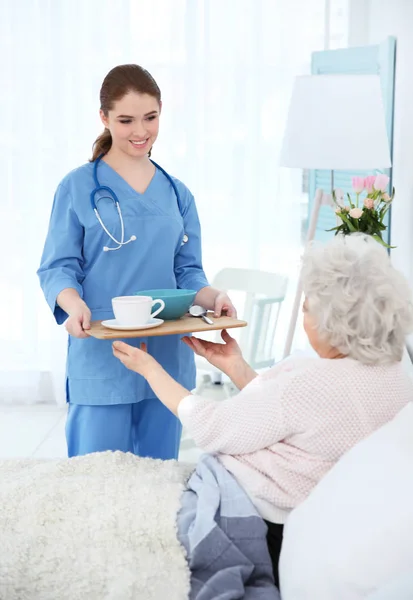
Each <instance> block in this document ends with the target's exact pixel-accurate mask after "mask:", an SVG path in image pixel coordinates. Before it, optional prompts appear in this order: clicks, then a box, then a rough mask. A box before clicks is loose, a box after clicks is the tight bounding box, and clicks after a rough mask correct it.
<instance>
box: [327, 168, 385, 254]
mask: <svg viewBox="0 0 413 600" xmlns="http://www.w3.org/2000/svg"><path fill="white" fill-rule="evenodd" d="M388 185H389V177H388V176H387V175H376V176H375V175H369V176H368V177H352V187H353V190H354V194H355V199H352V198H351V196H350V194H347V200H348V204H346V202H345V200H344V194H343V192H342V190H339V189H337V190H334V191H333V200H334V203H335V205H336V209H335V213H336V215H337V217H338V218H339V219H340V220H341V223H340V224H339V225H337V227H333V228H332V229H328V231H335V235H337V234H338V233H341V234H342V235H349V234H351V233H366V234H368V235H371V236H372V237H374V239H375V240H377V241H378V242H379V243H380V244H382V245H383V246H385V247H386V248H392V247H393V246H389V245H388V244H386V243H385V241H384V240H383V231H385V230H386V225H384V223H383V220H384V217H385V216H386V213H387V212H388V210H389V209H390V206H391V203H392V201H393V198H394V188H393V191H392V195H391V196H389V194H388V193H387V191H386V190H387V186H388ZM364 191H366V192H367V196H366V197H365V198H364V201H363V204H362V206H359V203H360V195H361V194H362V193H363V192H364Z"/></svg>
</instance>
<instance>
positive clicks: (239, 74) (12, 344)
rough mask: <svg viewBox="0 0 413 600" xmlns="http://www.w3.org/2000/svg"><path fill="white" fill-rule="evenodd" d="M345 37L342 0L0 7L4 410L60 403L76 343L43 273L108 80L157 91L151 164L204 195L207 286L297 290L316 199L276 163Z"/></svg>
mask: <svg viewBox="0 0 413 600" xmlns="http://www.w3.org/2000/svg"><path fill="white" fill-rule="evenodd" d="M346 27H347V0H330V1H326V0H18V1H16V0H0V81H1V82H2V92H1V95H0V181H1V185H2V193H1V195H0V218H1V225H2V226H1V231H2V240H1V243H2V258H1V261H0V264H1V267H0V268H1V272H0V308H1V315H2V323H1V327H0V402H27V403H32V402H48V401H53V402H56V401H57V402H64V361H65V353H66V335H65V331H64V329H63V328H58V327H57V326H56V325H55V324H54V321H53V319H52V317H51V315H50V314H49V310H48V308H47V306H46V303H45V301H44V299H43V296H42V294H41V292H40V289H39V285H38V280H37V277H36V269H37V267H38V264H39V259H40V255H41V251H42V246H43V242H44V237H45V233H46V229H47V226H48V219H49V214H50V209H51V204H52V199H53V194H54V190H55V188H56V186H57V184H58V182H59V180H60V179H61V178H62V177H63V176H64V175H65V174H66V173H67V172H68V171H69V170H70V169H73V168H75V167H76V166H78V165H80V164H82V163H84V162H86V161H87V159H88V158H89V157H90V155H91V146H92V143H93V141H94V140H95V138H96V136H97V135H98V134H99V133H100V131H101V129H102V126H101V124H100V121H99V119H98V109H99V98H98V96H99V88H100V84H101V82H102V80H103V77H104V76H105V74H106V73H107V72H108V71H109V70H110V69H111V68H112V67H113V66H115V65H117V64H121V63H128V62H135V63H138V64H141V65H143V66H144V67H145V68H147V69H148V70H149V71H150V72H151V73H152V74H153V76H154V77H155V79H156V80H157V81H158V83H159V85H160V87H161V90H162V94H163V114H162V118H161V134H160V138H159V141H158V142H157V144H156V147H155V150H154V158H155V160H157V161H158V162H160V163H161V164H162V165H163V166H164V168H166V169H167V170H168V171H169V172H171V173H173V174H174V175H176V176H177V177H179V178H181V179H182V180H183V181H184V182H185V183H186V184H187V185H188V186H189V187H190V189H191V190H192V191H193V193H194V194H195V196H196V199H197V205H198V210H199V214H200V218H201V223H202V230H203V248H204V266H205V269H206V271H207V274H208V276H210V277H211V278H212V277H213V275H214V274H215V273H216V272H217V271H218V270H219V269H220V268H222V267H223V266H250V267H256V268H263V269H269V270H275V271H280V272H286V273H290V274H291V275H292V276H293V277H294V274H295V271H296V267H297V264H298V260H299V256H300V253H301V249H302V242H301V225H302V220H303V217H305V213H306V202H307V198H306V195H305V193H304V192H303V188H302V173H301V172H295V171H288V170H279V169H278V166H277V159H278V154H279V149H280V144H281V140H282V133H283V124H284V120H285V115H286V110H287V108H288V102H289V97H290V90H291V86H292V81H293V78H294V77H295V76H296V75H298V74H300V73H305V72H309V69H310V59H311V52H312V51H313V50H317V49H323V48H324V47H326V45H327V46H328V45H330V46H332V47H334V46H342V45H345V43H346V35H347V32H346ZM85 201H86V202H87V201H88V200H87V199H85Z"/></svg>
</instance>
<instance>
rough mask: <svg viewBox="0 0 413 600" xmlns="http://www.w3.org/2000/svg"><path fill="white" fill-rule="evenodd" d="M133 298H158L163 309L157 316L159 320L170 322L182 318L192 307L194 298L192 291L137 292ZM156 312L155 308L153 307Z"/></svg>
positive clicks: (194, 293)
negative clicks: (162, 304) (163, 303)
mask: <svg viewBox="0 0 413 600" xmlns="http://www.w3.org/2000/svg"><path fill="white" fill-rule="evenodd" d="M134 295H135V296H152V298H153V299H154V300H156V299H157V298H159V300H163V301H164V302H165V308H164V309H163V311H161V312H160V313H159V314H158V315H156V316H157V317H158V318H159V319H164V320H165V321H172V320H174V319H179V318H180V317H183V316H184V314H185V313H187V312H188V310H189V307H190V306H192V304H193V301H194V299H195V296H196V292H195V291H194V290H139V292H135V294H134ZM154 309H155V310H156V306H155V307H154Z"/></svg>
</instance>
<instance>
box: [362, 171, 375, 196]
mask: <svg viewBox="0 0 413 600" xmlns="http://www.w3.org/2000/svg"><path fill="white" fill-rule="evenodd" d="M375 180H376V176H375V175H369V176H368V177H365V178H364V187H365V188H366V190H367V193H368V194H371V192H372V191H373V186H374V182H375Z"/></svg>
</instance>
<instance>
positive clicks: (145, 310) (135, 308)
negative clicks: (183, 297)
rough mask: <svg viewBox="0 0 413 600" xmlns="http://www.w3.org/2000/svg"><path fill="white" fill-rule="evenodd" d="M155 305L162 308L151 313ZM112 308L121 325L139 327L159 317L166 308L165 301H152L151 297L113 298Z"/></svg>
mask: <svg viewBox="0 0 413 600" xmlns="http://www.w3.org/2000/svg"><path fill="white" fill-rule="evenodd" d="M154 304H160V305H161V306H160V307H159V308H158V309H157V310H155V311H154V312H153V313H151V310H152V306H153V305H154ZM112 308H113V313H114V315H115V319H116V321H117V322H118V323H119V325H125V326H127V327H135V326H136V327H139V326H141V325H146V324H147V323H148V321H149V319H153V318H154V317H156V315H159V313H160V312H161V311H162V310H163V309H164V308H165V302H164V301H163V300H152V298H151V297H150V296H118V297H117V298H112Z"/></svg>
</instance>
